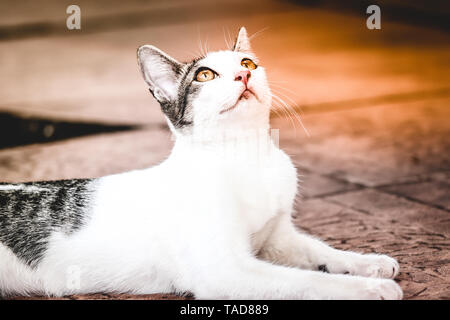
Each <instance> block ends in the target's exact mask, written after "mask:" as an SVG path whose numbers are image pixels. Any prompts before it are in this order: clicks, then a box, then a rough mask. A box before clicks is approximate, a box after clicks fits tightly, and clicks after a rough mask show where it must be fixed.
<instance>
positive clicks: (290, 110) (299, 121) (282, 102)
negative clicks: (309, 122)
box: [272, 93, 310, 137]
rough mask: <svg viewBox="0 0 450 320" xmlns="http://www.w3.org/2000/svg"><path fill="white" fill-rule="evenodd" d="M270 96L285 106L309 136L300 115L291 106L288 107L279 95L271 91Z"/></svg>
mask: <svg viewBox="0 0 450 320" xmlns="http://www.w3.org/2000/svg"><path fill="white" fill-rule="evenodd" d="M272 97H274V98H275V99H277V100H278V101H279V102H280V103H281V104H282V105H283V106H284V107H285V108H286V110H287V111H288V112H290V113H291V114H292V115H293V116H294V117H295V118H296V119H297V121H298V123H299V124H300V125H301V126H302V128H303V130H304V131H305V134H306V135H307V136H308V137H310V134H309V132H308V130H307V129H306V127H305V125H304V124H303V121H302V120H301V119H300V116H299V115H298V114H297V113H296V112H294V111H293V109H292V107H290V106H289V105H288V104H287V103H286V102H285V101H284V100H283V99H281V98H280V97H278V96H277V95H276V94H274V93H272Z"/></svg>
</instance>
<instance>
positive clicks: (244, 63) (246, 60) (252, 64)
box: [241, 58, 258, 70]
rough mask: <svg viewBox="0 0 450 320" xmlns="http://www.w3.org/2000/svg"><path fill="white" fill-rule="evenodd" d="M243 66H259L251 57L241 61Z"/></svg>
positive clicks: (250, 67) (251, 68)
mask: <svg viewBox="0 0 450 320" xmlns="http://www.w3.org/2000/svg"><path fill="white" fill-rule="evenodd" d="M241 66H243V67H245V68H247V69H248V70H255V69H256V68H257V67H258V66H257V65H256V63H254V62H253V61H252V60H251V59H249V58H244V59H242V61H241Z"/></svg>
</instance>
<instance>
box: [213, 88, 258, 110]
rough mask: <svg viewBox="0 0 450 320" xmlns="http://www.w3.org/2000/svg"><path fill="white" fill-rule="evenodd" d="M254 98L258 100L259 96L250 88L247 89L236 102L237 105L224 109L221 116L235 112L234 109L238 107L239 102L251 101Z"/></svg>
mask: <svg viewBox="0 0 450 320" xmlns="http://www.w3.org/2000/svg"><path fill="white" fill-rule="evenodd" d="M252 96H254V97H255V98H256V99H257V100H258V96H257V95H256V94H255V92H254V91H253V90H252V89H250V88H248V87H247V88H245V89H244V91H242V93H241V94H240V96H239V98H238V99H237V100H236V103H235V104H233V105H232V106H231V107H228V108H226V109H223V110H222V111H220V112H219V114H222V113H225V112H228V111H231V110H233V109H234V108H236V107H237V105H238V104H239V102H240V101H241V100H247V99H250V98H251V97H252Z"/></svg>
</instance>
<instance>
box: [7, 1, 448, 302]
mask: <svg viewBox="0 0 450 320" xmlns="http://www.w3.org/2000/svg"><path fill="white" fill-rule="evenodd" d="M72 4H76V5H78V6H79V7H80V8H81V30H68V29H67V27H66V19H67V18H68V17H69V14H67V13H66V9H67V7H68V6H69V5H72ZM371 4H377V5H378V6H379V7H380V9H381V29H380V30H369V29H368V28H367V27H366V20H367V18H368V17H369V14H367V13H366V9H367V7H368V6H369V5H371ZM449 22H450V5H448V1H433V2H430V1H428V2H426V1H417V0H414V1H407V2H406V1H400V0H390V1H354V0H347V1H345V3H343V2H342V1H341V2H336V1H327V0H317V1H314V0H306V1H287V0H286V1H272V0H258V1H256V0H246V1H237V0H227V1H225V0H219V1H206V0H194V1H182V0H168V1H143V0H130V1H119V0H110V1H106V0H97V1H87V0H77V1H65V0H49V1H32V0H29V1H26V0H22V1H10V0H3V1H1V2H0V181H3V182H19V181H30V180H53V179H67V178H84V177H99V176H102V175H106V174H112V173H118V172H123V171H126V170H132V169H140V168H145V167H148V166H151V165H154V164H156V163H158V162H160V161H162V160H163V159H164V158H165V157H166V156H167V155H168V154H169V152H170V149H171V146H172V143H173V141H172V139H171V135H170V132H169V130H168V128H167V126H166V124H165V120H164V118H163V116H162V113H161V112H160V109H159V105H158V104H157V103H156V102H155V101H154V99H153V98H152V96H151V95H150V93H149V92H148V90H147V87H146V84H145V83H144V81H143V80H142V78H141V74H140V72H139V70H138V67H137V63H136V49H137V47H139V46H140V45H142V44H153V45H155V46H157V47H159V48H161V49H162V50H164V51H166V52H167V53H169V54H170V55H172V56H173V57H175V58H177V59H178V60H181V61H187V60H190V59H192V58H193V57H195V56H197V55H199V53H200V52H201V51H204V50H208V51H213V50H218V49H225V48H226V47H227V44H230V43H232V42H233V41H234V39H235V37H236V33H237V31H238V29H239V27H240V26H245V27H246V28H247V30H248V32H249V34H250V35H253V37H252V45H253V48H254V51H255V52H256V54H257V55H258V57H259V59H260V61H261V64H263V65H264V66H265V67H266V70H267V72H268V78H269V81H270V84H271V87H272V90H273V92H274V93H275V94H276V95H277V96H278V99H275V101H274V108H282V106H283V105H284V103H286V104H287V105H289V108H290V109H291V110H295V112H297V113H298V114H299V115H300V116H301V119H302V122H303V125H304V126H305V128H306V129H307V131H308V132H309V136H308V135H307V134H306V133H305V130H304V128H303V127H302V126H301V125H300V124H299V122H298V121H297V120H296V119H295V117H294V116H293V115H292V114H291V115H290V116H289V115H288V114H287V113H286V112H284V111H282V110H279V111H278V112H274V114H273V117H272V126H273V127H274V128H278V129H280V145H281V147H282V148H283V149H284V150H286V152H287V153H288V154H289V155H291V157H292V158H293V160H294V163H295V165H296V166H297V167H298V169H299V174H300V179H301V181H302V182H301V190H300V193H299V203H301V205H299V209H298V210H297V211H296V213H295V215H294V217H295V218H296V219H297V218H298V225H299V226H300V227H302V228H303V229H306V230H307V231H310V232H311V233H314V234H316V235H318V236H321V237H322V238H324V239H325V240H327V242H329V243H331V244H333V245H335V246H337V247H341V248H344V249H346V248H355V247H357V248H359V249H360V250H361V251H377V252H380V251H381V252H383V253H387V254H391V255H393V256H395V257H397V258H398V259H399V260H400V262H401V265H402V263H403V266H405V267H404V270H406V271H405V272H404V273H402V274H401V278H400V279H401V281H402V283H403V284H402V287H403V288H404V290H406V291H405V293H406V297H407V298H449V297H450V280H449V263H450V255H449V250H448V249H449V247H450V242H449V240H448V237H449V234H450V218H449V217H450V216H449V211H450V197H449V194H450V193H449V191H450V188H449V183H450V180H449V175H450V174H449V173H450V151H449V150H450V148H449V147H450V143H449V138H448V137H449V136H450V104H449V102H450V81H449V79H450V41H449V40H450V37H449V34H450V23H449ZM280 100H282V101H283V102H282V101H280ZM344 218H345V219H344ZM370 240H372V241H370ZM368 241H369V242H370V243H372V242H373V244H372V245H367V242H368ZM405 252H406V253H405Z"/></svg>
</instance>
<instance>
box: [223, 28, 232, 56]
mask: <svg viewBox="0 0 450 320" xmlns="http://www.w3.org/2000/svg"><path fill="white" fill-rule="evenodd" d="M222 31H223V38H224V40H225V44H226V46H227V50H231V46H230V43H229V42H228V39H227V37H226V35H225V26H224V27H222Z"/></svg>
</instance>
